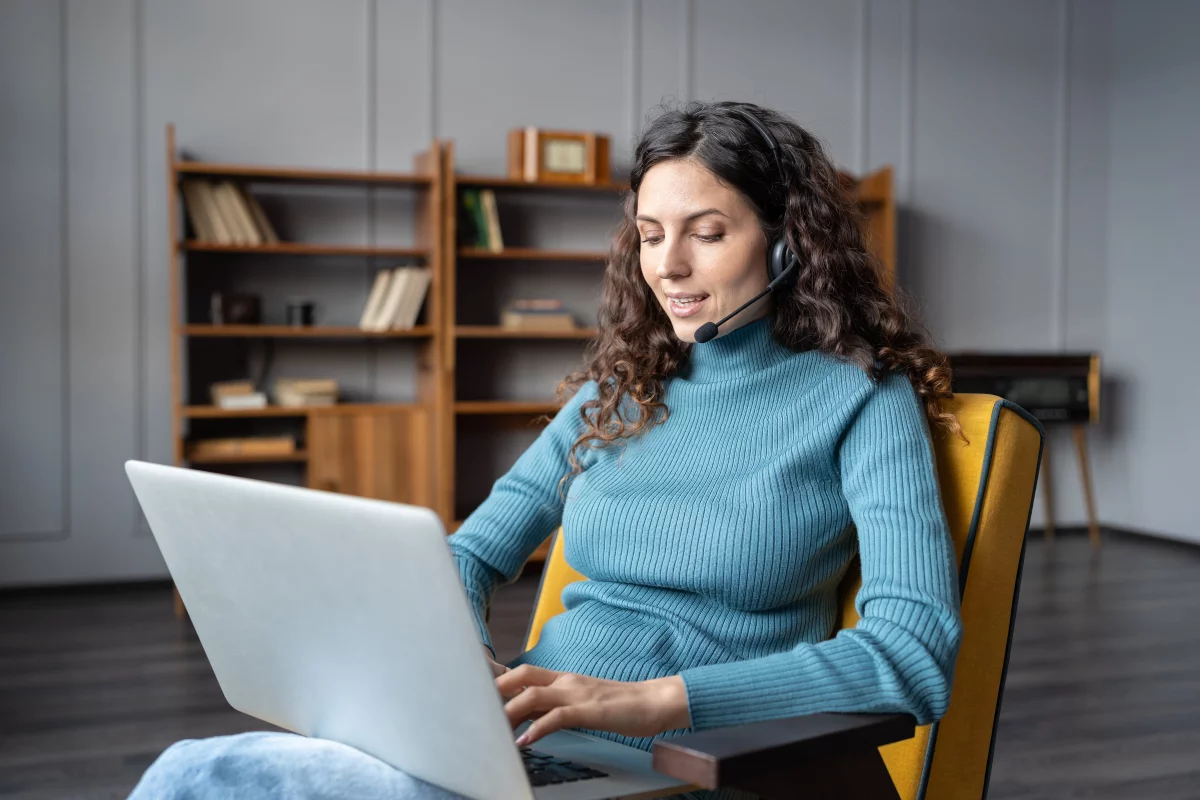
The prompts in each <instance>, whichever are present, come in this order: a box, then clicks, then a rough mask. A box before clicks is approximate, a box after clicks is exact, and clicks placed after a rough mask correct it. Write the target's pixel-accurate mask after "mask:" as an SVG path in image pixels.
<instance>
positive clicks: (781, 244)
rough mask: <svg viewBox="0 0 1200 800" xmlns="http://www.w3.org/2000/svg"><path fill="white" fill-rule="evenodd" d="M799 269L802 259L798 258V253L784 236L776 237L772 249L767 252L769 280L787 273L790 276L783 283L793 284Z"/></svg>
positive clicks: (771, 280)
mask: <svg viewBox="0 0 1200 800" xmlns="http://www.w3.org/2000/svg"><path fill="white" fill-rule="evenodd" d="M799 269H800V259H798V258H796V254H795V253H793V252H792V249H791V248H790V247H788V243H787V240H786V239H784V238H783V237H782V236H781V237H780V238H778V239H776V240H775V241H774V242H773V243H772V244H771V251H770V252H769V253H767V280H768V281H769V282H773V281H774V280H775V279H776V278H778V277H780V276H781V275H784V274H785V273H786V274H787V276H788V277H786V278H785V279H784V280H783V281H781V283H782V284H783V285H791V284H792V283H793V282H795V280H796V277H797V274H798V272H799ZM789 270H790V272H789Z"/></svg>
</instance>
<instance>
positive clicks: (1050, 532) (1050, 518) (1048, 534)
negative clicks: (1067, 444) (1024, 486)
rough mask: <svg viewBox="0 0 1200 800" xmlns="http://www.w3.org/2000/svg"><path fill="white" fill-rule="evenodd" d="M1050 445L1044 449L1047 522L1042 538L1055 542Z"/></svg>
mask: <svg viewBox="0 0 1200 800" xmlns="http://www.w3.org/2000/svg"><path fill="white" fill-rule="evenodd" d="M1049 445H1050V443H1049V442H1047V443H1046V445H1045V446H1044V447H1042V507H1043V508H1044V509H1045V521H1044V522H1043V523H1042V526H1043V527H1042V538H1043V539H1045V540H1046V541H1053V540H1054V488H1053V487H1054V484H1053V481H1052V479H1051V478H1050V446H1049Z"/></svg>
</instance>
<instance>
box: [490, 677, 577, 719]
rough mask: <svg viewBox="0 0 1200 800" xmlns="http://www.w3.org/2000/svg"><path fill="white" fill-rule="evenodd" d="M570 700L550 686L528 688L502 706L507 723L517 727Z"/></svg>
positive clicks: (560, 691) (559, 690)
mask: <svg viewBox="0 0 1200 800" xmlns="http://www.w3.org/2000/svg"><path fill="white" fill-rule="evenodd" d="M570 701H571V698H570V697H569V696H568V695H567V694H566V693H564V692H563V691H562V690H561V689H556V688H554V687H552V686H530V687H529V688H528V689H526V690H525V691H523V692H521V693H520V694H518V695H517V696H516V697H514V698H512V699H511V700H509V701H508V702H507V703H505V704H504V713H505V714H507V715H508V722H509V724H510V725H511V726H512V727H514V728H515V727H517V726H518V725H520V724H521V723H522V722H524V721H525V720H528V719H534V718H536V717H538V716H540V715H542V714H546V713H549V712H550V711H553V710H554V709H556V708H558V707H559V706H564V705H567V704H569V703H570Z"/></svg>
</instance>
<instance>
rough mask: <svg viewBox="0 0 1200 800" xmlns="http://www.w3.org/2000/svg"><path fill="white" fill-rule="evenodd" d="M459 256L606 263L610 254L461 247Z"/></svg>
mask: <svg viewBox="0 0 1200 800" xmlns="http://www.w3.org/2000/svg"><path fill="white" fill-rule="evenodd" d="M458 256H459V258H479V259H485V258H487V259H504V260H508V261H604V260H606V259H607V258H608V253H604V252H600V251H598V250H539V249H537V248H533V247H506V248H504V249H503V250H500V251H496V250H487V249H484V248H482V247H460V248H459V250H458Z"/></svg>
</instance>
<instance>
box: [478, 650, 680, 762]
mask: <svg viewBox="0 0 1200 800" xmlns="http://www.w3.org/2000/svg"><path fill="white" fill-rule="evenodd" d="M496 688H497V689H499V690H500V696H501V697H502V698H504V700H506V701H507V702H506V704H505V706H504V710H505V712H506V713H507V714H508V721H509V724H511V725H512V726H513V728H516V727H517V726H518V725H520V724H521V723H523V722H525V721H526V720H529V719H532V720H533V724H532V725H530V726H529V728H528V729H527V730H526V731H525V733H523V734H522V735H521V738H519V739H517V744H518V745H521V746H524V745H527V744H529V743H531V742H536V741H537V740H538V739H540V738H542V737H543V736H546V735H547V734H550V733H553V732H554V731H557V730H561V729H562V728H591V729H593V730H600V731H610V732H612V733H620V734H624V735H626V736H654V735H655V734H659V733H662V732H663V731H670V730H674V729H676V728H688V727H691V724H692V720H691V717H690V715H689V714H688V705H687V687H686V686H685V685H684V683H683V678H681V677H679V676H678V675H672V676H670V677H666V678H656V679H654V680H649V681H637V682H624V681H609V680H604V679H602V678H592V677H589V676H587V675H576V674H575V673H573V672H556V671H554V670H550V669H543V668H542V667H535V666H532V665H530V664H522V665H521V666H519V667H517V668H516V669H513V670H509V671H508V672H506V673H504V674H503V675H500V676H499V677H497V678H496Z"/></svg>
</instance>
